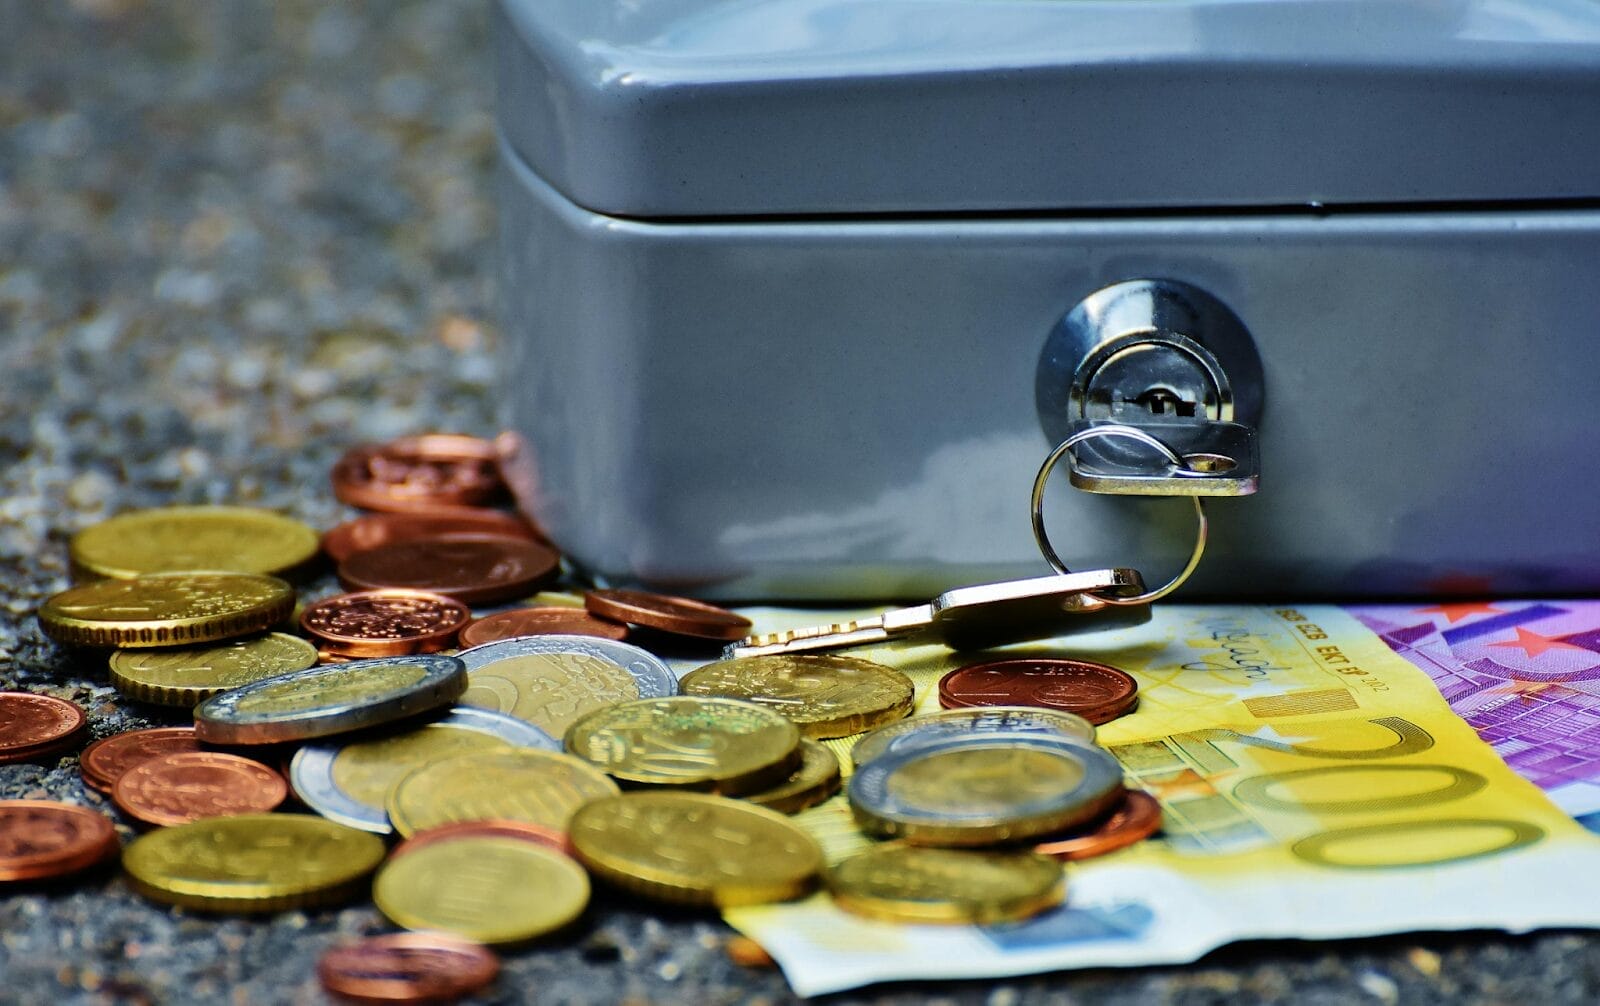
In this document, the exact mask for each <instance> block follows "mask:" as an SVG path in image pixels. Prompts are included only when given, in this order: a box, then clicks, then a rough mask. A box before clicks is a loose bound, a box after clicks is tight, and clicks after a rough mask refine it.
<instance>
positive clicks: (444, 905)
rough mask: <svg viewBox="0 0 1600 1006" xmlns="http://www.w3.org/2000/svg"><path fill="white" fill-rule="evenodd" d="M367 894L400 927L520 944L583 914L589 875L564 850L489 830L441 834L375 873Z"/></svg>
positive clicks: (497, 942)
mask: <svg viewBox="0 0 1600 1006" xmlns="http://www.w3.org/2000/svg"><path fill="white" fill-rule="evenodd" d="M372 900H373V901H375V902H377V904H378V909H379V910H380V911H381V912H383V914H384V915H386V916H388V918H389V920H390V921H391V922H393V923H395V924H396V925H398V926H404V927H405V928H407V929H415V930H439V931H442V932H447V933H455V934H456V935H458V936H464V937H466V938H467V939H469V940H475V941H477V942H479V943H493V944H508V943H522V942H525V941H527V940H532V939H534V938H536V937H539V936H543V935H544V934H545V933H549V932H554V931H555V930H557V929H560V928H561V927H562V926H565V925H566V924H567V923H569V922H571V921H572V920H573V919H576V918H577V917H578V916H579V915H581V914H583V910H584V908H585V906H587V905H588V904H589V877H588V875H587V874H585V873H584V872H583V867H581V866H579V865H578V864H577V863H575V862H573V861H572V859H571V858H570V857H568V856H565V855H563V854H562V853H559V852H557V851H555V850H554V849H550V848H546V847H545V846H542V845H539V844H537V843H534V842H528V841H523V840H521V839H516V838H505V837H499V836H492V835H467V836H461V837H459V838H446V839H440V840H439V841H437V842H431V843H429V844H428V845H425V846H421V847H419V848H417V849H415V850H412V851H408V852H407V853H406V854H405V855H403V856H396V857H395V858H393V859H391V860H389V862H388V863H386V864H384V867H383V869H382V870H380V871H378V876H377V879H376V880H374V881H373V884H372Z"/></svg>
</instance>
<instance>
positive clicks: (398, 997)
mask: <svg viewBox="0 0 1600 1006" xmlns="http://www.w3.org/2000/svg"><path fill="white" fill-rule="evenodd" d="M499 972H500V959H499V958H498V957H496V956H495V955H494V952H493V951H491V950H489V949H487V948H486V947H484V946H482V945H481V944H478V943H473V942H471V941H469V940H463V939H459V938H457V937H454V936H446V935H445V934H443V933H389V934H387V935H384V936H369V937H367V938H366V939H364V940H362V941H361V942H360V943H351V944H347V945H345V946H340V947H334V948H332V949H331V950H329V951H328V952H327V953H325V954H323V955H322V959H321V960H320V961H318V962H317V979H318V980H319V981H321V982H322V987H323V988H325V989H327V990H328V991H329V992H330V993H332V994H333V995H335V996H338V997H340V998H343V999H346V1000H351V1001H354V1002H361V1003H431V1002H454V1001H456V1000H457V999H460V998H463V997H465V996H469V995H471V994H472V993H474V992H476V991H478V990H479V989H482V988H483V987H484V986H486V985H488V984H489V983H490V982H492V981H494V977H495V975H497V974H499Z"/></svg>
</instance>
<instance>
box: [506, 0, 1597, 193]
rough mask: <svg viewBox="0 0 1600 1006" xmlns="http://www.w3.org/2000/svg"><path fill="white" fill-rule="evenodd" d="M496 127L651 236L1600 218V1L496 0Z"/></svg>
mask: <svg viewBox="0 0 1600 1006" xmlns="http://www.w3.org/2000/svg"><path fill="white" fill-rule="evenodd" d="M500 9H501V12H502V16H501V19H500V21H499V23H498V25H497V36H498V37H497V45H498V46H499V53H498V55H499V70H498V73H499V93H500V99H499V100H500V104H499V112H498V114H499V119H500V124H501V128H502V130H503V131H504V133H505V136H506V138H507V140H508V141H509V143H510V145H511V147H512V149H513V150H515V151H516V152H517V153H518V154H519V155H520V156H521V157H522V158H524V159H525V160H526V161H527V162H528V163H529V164H530V165H531V166H532V167H533V169H534V170H535V171H536V172H538V173H539V174H540V175H541V176H543V177H544V179H545V180H546V181H548V182H549V183H551V184H552V185H553V186H555V188H557V189H558V190H559V191H561V192H562V193H563V194H565V195H566V196H567V197H568V198H569V199H571V200H572V201H573V202H575V203H577V204H578V205H580V206H583V207H586V208H588V209H592V210H596V211H599V212H602V213H608V214H613V215H619V216H633V217H683V216H744V215H784V216H793V215H809V214H835V213H849V214H856V213H883V212H946V211H984V212H992V211H1051V210H1059V211H1074V210H1116V209H1134V210H1139V209H1151V210H1154V209H1173V208H1181V209H1193V208H1212V207H1215V208H1221V207H1281V206H1293V205H1302V206H1303V205H1307V204H1313V205H1314V204H1323V205H1328V206H1334V205H1338V204H1360V205H1367V206H1370V205H1372V204H1395V203H1401V204H1416V203H1451V202H1483V201H1495V202H1505V201H1510V200H1571V199H1590V198H1594V197H1596V196H1597V195H1600V167H1597V165H1600V3H1596V2H1595V0H1420V2H1407V3H1397V2H1394V0H1170V2H1153V0H502V3H501V8H500Z"/></svg>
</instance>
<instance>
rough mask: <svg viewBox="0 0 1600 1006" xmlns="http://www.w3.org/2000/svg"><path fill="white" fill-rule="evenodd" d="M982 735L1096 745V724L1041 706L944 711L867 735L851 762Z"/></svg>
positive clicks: (976, 707) (985, 707) (898, 722)
mask: <svg viewBox="0 0 1600 1006" xmlns="http://www.w3.org/2000/svg"><path fill="white" fill-rule="evenodd" d="M983 734H996V735H1004V736H1007V737H1016V736H1043V737H1065V738H1068V739H1070V740H1076V741H1079V742H1081V743H1085V744H1089V743H1093V742H1094V737H1095V728H1094V724H1093V723H1090V722H1089V721H1088V720H1086V719H1084V718H1083V717H1082V716H1078V715H1076V714H1074V713H1064V712H1060V711H1058V710H1055V709H1043V708H1040V707H1039V706H973V707H971V708H963V709H945V710H942V711H940V712H937V713H929V714H928V715H926V716H914V717H912V718H911V719H906V720H897V721H895V722H894V723H890V724H888V725H886V726H881V727H879V728H878V729H876V730H874V731H872V733H870V734H867V735H866V736H865V737H863V738H861V739H860V740H858V741H856V745H855V747H853V748H851V749H850V760H851V761H852V762H854V763H855V764H856V765H865V764H866V763H867V762H869V761H872V760H873V759H874V758H878V757H881V756H882V755H886V754H889V753H890V752H893V751H904V750H906V749H907V748H913V747H920V746H922V745H923V744H926V743H928V742H929V741H942V740H945V739H947V738H950V737H973V736H978V735H983Z"/></svg>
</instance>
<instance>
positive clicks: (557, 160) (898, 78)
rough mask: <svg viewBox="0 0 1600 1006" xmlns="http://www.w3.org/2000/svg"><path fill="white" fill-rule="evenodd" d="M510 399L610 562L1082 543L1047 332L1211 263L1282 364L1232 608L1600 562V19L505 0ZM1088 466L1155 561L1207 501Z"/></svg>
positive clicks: (1208, 581)
mask: <svg viewBox="0 0 1600 1006" xmlns="http://www.w3.org/2000/svg"><path fill="white" fill-rule="evenodd" d="M499 12H500V13H499V18H498V21H497V24H496V45H497V48H498V54H497V55H498V89H499V104H498V112H497V115H498V121H499V127H500V136H501V165H502V169H501V182H500V194H499V198H500V218H501V230H502V237H501V242H502V243H501V263H500V267H501V273H500V275H501V282H502V299H503V309H504V323H505V340H506V354H507V361H508V362H507V369H506V375H505V376H506V385H505V398H504V401H505V406H506V417H505V418H506V421H507V424H508V427H509V428H510V429H511V430H513V431H515V432H516V433H518V434H520V435H521V437H522V442H523V445H524V447H525V448H526V453H525V455H524V456H523V458H522V459H521V460H522V462H523V463H522V464H520V465H518V466H516V470H517V472H518V478H517V482H518V487H517V488H518V495H519V499H520V501H521V503H522V505H523V507H524V508H525V509H526V510H528V512H529V513H530V514H531V515H532V516H533V517H534V518H535V519H536V520H538V521H539V522H540V523H541V524H542V525H543V526H544V527H545V528H546V529H547V530H548V532H549V533H550V534H551V535H552V537H553V538H554V540H555V541H556V542H557V543H558V544H559V545H560V546H561V547H562V548H564V549H565V550H566V551H567V552H568V554H569V555H570V556H571V557H572V558H573V559H574V560H575V561H577V562H578V563H579V564H581V565H583V566H584V567H586V568H588V569H589V570H591V571H592V572H594V573H595V574H596V575H597V576H598V577H600V578H602V579H604V580H609V581H612V582H626V583H638V584H645V585H649V586H655V587H666V588H671V589H675V590H679V591H684V592H692V593H698V594H701V595H703V596H709V597H720V598H727V599H789V600H804V599H818V600H820V599H829V600H867V599H888V598H900V597H916V596H931V595H932V594H933V593H935V592H936V591H938V590H941V589H944V588H948V587H950V586H954V585H958V584H962V583H971V582H978V581H982V580H985V579H991V578H997V577H1016V576H1027V575H1037V574H1039V573H1041V572H1044V571H1045V567H1044V565H1043V562H1042V560H1041V559H1040V557H1039V552H1038V550H1037V548H1036V547H1035V545H1034V542H1033V539H1032V536H1031V534H1030V529H1029V521H1028V494H1029V489H1030V487H1031V484H1032V481H1033V477H1034V474H1035V472H1036V470H1037V469H1038V467H1039V465H1040V463H1041V461H1043V459H1044V457H1045V455H1046V454H1047V453H1048V451H1049V450H1050V448H1051V447H1052V446H1053V445H1052V444H1051V442H1050V441H1049V439H1048V438H1047V437H1046V436H1045V434H1044V432H1043V426H1042V425H1041V417H1040V414H1039V411H1038V406H1037V404H1036V399H1035V382H1036V379H1037V376H1038V368H1039V366H1040V356H1041V350H1042V347H1043V346H1044V343H1045V340H1046V339H1047V337H1048V336H1049V335H1050V333H1051V331H1052V330H1053V328H1054V327H1055V326H1056V325H1057V324H1058V322H1060V320H1061V319H1062V317H1063V316H1064V315H1066V314H1067V313H1068V312H1069V311H1071V310H1072V308H1073V307H1074V306H1075V305H1076V304H1078V303H1079V302H1080V301H1082V300H1083V299H1084V298H1086V297H1088V296H1089V295H1090V294H1092V293H1093V292H1094V291H1096V290H1098V289H1100V288H1103V287H1106V286H1107V285H1109V284H1113V283H1117V282H1120V281H1124V280H1130V279H1138V278H1164V279H1174V280H1179V281H1182V282H1184V283H1187V284H1191V285H1193V286H1195V287H1199V288H1201V289H1203V290H1205V291H1208V292H1209V293H1210V294H1212V295H1213V296H1214V297H1215V298H1217V299H1218V300H1220V301H1221V302H1223V303H1224V304H1226V305H1227V306H1228V307H1229V308H1231V309H1232V311H1233V313H1234V314H1236V315H1237V316H1238V318H1239V319H1240V320H1241V321H1242V322H1243V323H1244V325H1245V326H1246V327H1247V328H1248V330H1249V332H1250V334H1251V336H1252V338H1253V340H1254V343H1255V347H1256V350H1257V351H1258V353H1259V355H1260V358H1261V366H1262V376H1261V387H1260V388H1259V389H1258V391H1259V393H1260V394H1261V395H1262V396H1263V397H1264V400H1265V407H1264V410H1263V412H1262V414H1261V416H1260V421H1259V424H1258V431H1259V445H1260V455H1261V473H1262V474H1261V484H1260V491H1259V492H1258V493H1257V494H1256V495H1254V496H1250V497H1245V498H1238V499H1226V500H1219V501H1215V502H1213V503H1212V504H1211V506H1210V512H1211V514H1212V518H1213V528H1212V541H1211V547H1210V550H1209V553H1208V555H1207V558H1206V560H1205V561H1204V563H1202V565H1201V567H1200V570H1199V572H1198V573H1197V574H1196V576H1195V578H1194V579H1193V580H1192V581H1191V583H1192V585H1193V586H1192V594H1191V596H1201V595H1209V596H1231V597H1246V596H1257V595H1276V596H1290V595H1300V596H1312V595H1321V596H1373V595H1402V594H1453V593H1480V594H1503V593H1555V592H1574V591H1577V592H1592V591H1594V590H1595V589H1597V588H1600V518H1597V509H1600V506H1597V498H1600V468H1597V466H1596V465H1595V464H1594V460H1593V458H1594V454H1595V447H1594V444H1595V440H1596V433H1597V423H1596V420H1597V418H1600V5H1597V4H1594V3H1590V2H1586V0H1584V2H1578V0H1568V2H1560V0H1549V2H1532V0H1496V2H1476V0H1459V2H1449V0H1441V2H1432V3H1420V4H1393V3H1388V2H1381V3H1377V2H1372V3H1369V2H1366V0H1326V2H1314V0H1285V2H1278V3H1266V2H1194V0H1177V2H1172V3H1143V2H1124V0H1103V2H1085V3H1074V2H1063V0H647V2H642V3H640V2H621V0H504V2H502V4H501V5H500V7H499ZM1061 482H1062V484H1061V485H1058V486H1052V489H1051V492H1050V494H1049V496H1048V499H1047V502H1046V513H1047V519H1048V524H1049V527H1050V529H1051V534H1052V537H1053V538H1054V540H1055V543H1056V546H1057V548H1058V550H1059V551H1060V552H1061V553H1062V557H1063V558H1064V559H1065V560H1066V561H1067V562H1068V564H1070V565H1072V566H1073V567H1074V568H1079V567H1087V566H1105V565H1119V566H1120V565H1131V566H1135V567H1137V568H1140V569H1141V570H1142V571H1144V573H1145V574H1146V578H1147V580H1150V581H1152V582H1154V581H1157V580H1159V579H1162V578H1164V575H1165V574H1167V573H1170V572H1171V571H1172V570H1173V569H1175V568H1176V566H1177V565H1178V563H1179V561H1180V559H1181V557H1182V556H1183V555H1184V554H1186V552H1187V550H1188V547H1189V542H1188V536H1189V535H1190V534H1191V531H1192V529H1191V525H1190V523H1189V522H1190V521H1191V520H1192V517H1191V515H1190V512H1189V508H1188V507H1187V506H1186V505H1184V504H1182V503H1181V502H1175V501H1172V500H1160V499H1134V498H1123V497H1116V496H1092V495H1089V494H1087V493H1082V492H1077V491H1073V490H1071V489H1070V488H1068V487H1066V485H1065V484H1064V483H1065V480H1064V479H1063V480H1061Z"/></svg>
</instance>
